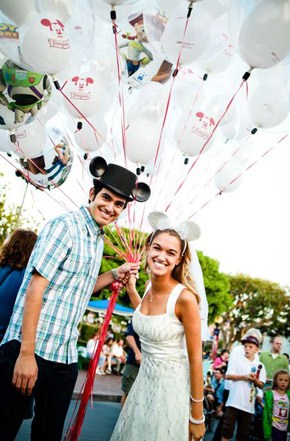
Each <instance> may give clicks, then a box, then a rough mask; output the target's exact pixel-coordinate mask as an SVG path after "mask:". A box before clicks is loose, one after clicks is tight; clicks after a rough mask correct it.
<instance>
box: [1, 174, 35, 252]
mask: <svg viewBox="0 0 290 441" xmlns="http://www.w3.org/2000/svg"><path fill="white" fill-rule="evenodd" d="M0 178H3V174H1V173H0ZM8 191H9V187H8V186H7V185H6V184H4V183H3V182H0V244H2V243H3V241H4V240H5V239H6V237H7V236H9V234H10V233H12V231H13V230H14V229H15V228H17V227H24V228H31V229H32V230H34V231H36V230H37V224H36V222H35V221H34V220H31V219H28V218H26V217H24V216H23V215H22V216H20V211H21V209H20V207H19V206H16V205H11V206H9V205H8V204H7V193H8ZM23 213H24V214H26V213H25V211H24V212H23Z"/></svg>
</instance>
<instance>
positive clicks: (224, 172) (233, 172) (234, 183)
mask: <svg viewBox="0 0 290 441" xmlns="http://www.w3.org/2000/svg"><path fill="white" fill-rule="evenodd" d="M242 170H243V165H242V164H241V163H240V162H239V161H237V160H235V159H231V160H230V161H229V162H228V163H227V164H225V165H224V167H223V168H222V169H221V170H220V171H219V172H218V173H217V174H216V176H215V179H214V182H215V185H216V187H217V188H218V190H220V191H221V192H225V193H229V192H231V191H234V190H236V188H238V186H239V185H240V183H241V181H242V177H243V176H242V174H241V173H242Z"/></svg>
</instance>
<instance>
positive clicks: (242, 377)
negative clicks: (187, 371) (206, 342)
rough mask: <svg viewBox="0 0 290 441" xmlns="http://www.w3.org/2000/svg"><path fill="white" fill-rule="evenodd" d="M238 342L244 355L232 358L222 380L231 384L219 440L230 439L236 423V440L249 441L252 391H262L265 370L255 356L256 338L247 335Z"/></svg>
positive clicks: (253, 402) (253, 397)
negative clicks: (241, 345) (258, 389)
mask: <svg viewBox="0 0 290 441" xmlns="http://www.w3.org/2000/svg"><path fill="white" fill-rule="evenodd" d="M241 342H242V344H243V346H244V356H243V357H237V358H235V359H232V360H231V363H230V364H229V366H228V370H227V373H226V379H227V380H231V382H230V385H229V397H228V400H227V403H226V406H227V408H226V412H225V414H224V421H223V428H222V441H229V440H230V439H231V438H232V436H233V433H234V429H235V424H236V422H237V424H238V428H237V440H238V441H248V440H249V438H250V434H251V431H252V424H253V415H254V413H255V397H256V388H257V387H258V388H260V389H262V387H263V384H264V383H265V381H266V371H265V368H264V366H263V364H262V363H260V362H259V360H258V359H257V357H255V354H256V353H257V352H258V350H259V341H258V339H257V338H256V337H253V336H247V337H245V338H243V339H242V340H241Z"/></svg>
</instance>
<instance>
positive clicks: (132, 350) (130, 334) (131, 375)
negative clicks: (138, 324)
mask: <svg viewBox="0 0 290 441" xmlns="http://www.w3.org/2000/svg"><path fill="white" fill-rule="evenodd" d="M125 336H126V343H127V345H128V350H127V360H126V364H125V368H124V372H123V377H122V387H121V389H122V391H123V395H122V398H121V406H122V407H123V405H124V403H125V401H126V398H127V396H128V393H129V392H130V389H131V387H132V386H133V383H134V381H135V379H136V377H137V375H138V372H139V368H140V363H141V359H142V354H141V344H140V340H139V336H138V334H137V333H136V332H135V331H134V328H133V325H132V322H131V321H130V322H129V324H128V327H127V331H126V334H125Z"/></svg>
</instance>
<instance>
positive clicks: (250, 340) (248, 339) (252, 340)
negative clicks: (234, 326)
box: [241, 335, 259, 347]
mask: <svg viewBox="0 0 290 441" xmlns="http://www.w3.org/2000/svg"><path fill="white" fill-rule="evenodd" d="M241 343H242V344H243V345H244V344H246V343H253V344H254V345H256V346H258V347H259V341H258V339H257V338H256V337H253V336H252V335H248V337H243V338H242V340H241Z"/></svg>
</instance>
